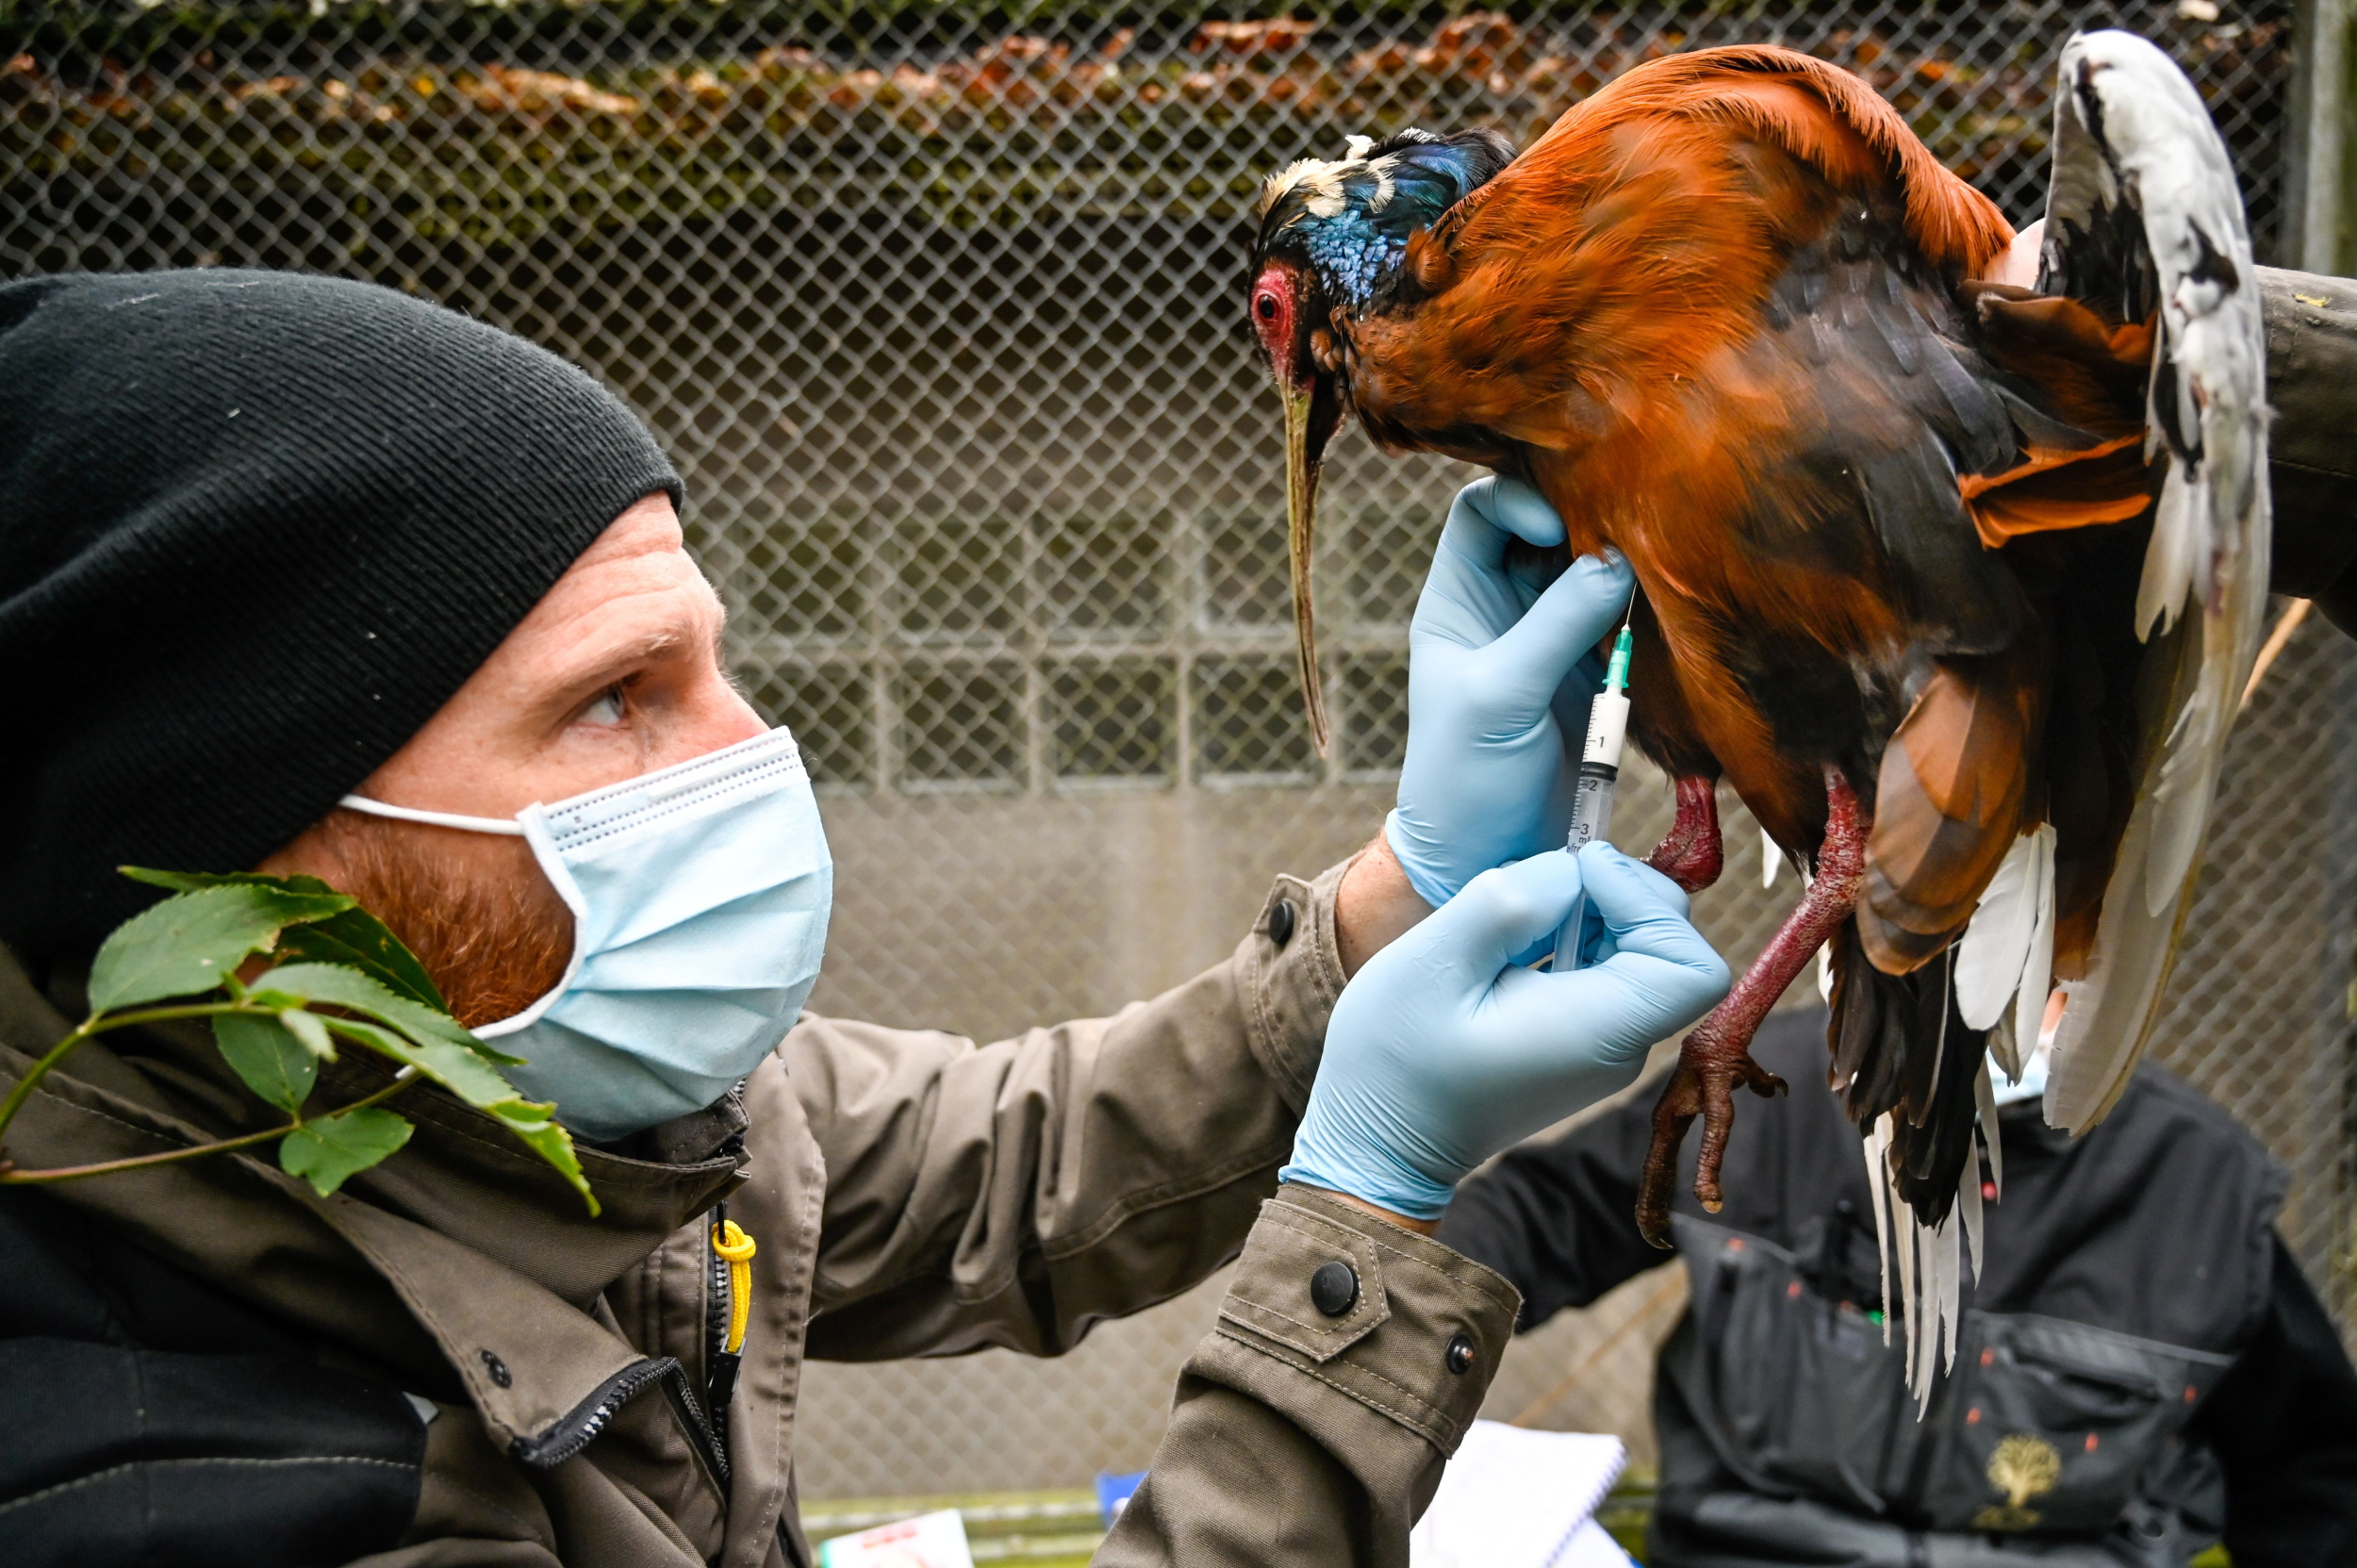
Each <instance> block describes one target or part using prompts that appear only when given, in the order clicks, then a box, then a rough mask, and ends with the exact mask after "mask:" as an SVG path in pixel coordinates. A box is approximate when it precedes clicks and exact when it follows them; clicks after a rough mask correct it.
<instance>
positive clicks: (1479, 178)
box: [1252, 130, 1514, 310]
mask: <svg viewBox="0 0 2357 1568" xmlns="http://www.w3.org/2000/svg"><path fill="white" fill-rule="evenodd" d="M1513 157H1514V149H1513V145H1512V144H1511V143H1510V142H1508V140H1506V138H1505V137H1503V136H1501V135H1499V134H1498V133H1497V132H1495V131H1490V130H1473V131H1458V132H1455V133H1453V134H1451V135H1449V136H1444V137H1442V136H1434V135H1432V134H1431V133H1430V132H1428V131H1419V130H1405V131H1401V132H1399V133H1398V134H1397V135H1395V136H1393V137H1391V138H1389V139H1388V140H1384V141H1382V142H1379V143H1374V142H1370V141H1369V140H1367V139H1366V138H1364V137H1352V138H1351V139H1350V142H1349V149H1348V152H1347V153H1346V154H1345V156H1344V157H1342V158H1341V159H1339V160H1337V161H1334V162H1327V161H1325V160H1322V159H1318V158H1303V159H1301V160H1299V161H1298V162H1295V163H1294V164H1292V165H1291V166H1289V167H1288V168H1286V169H1285V171H1284V172H1283V173H1278V174H1276V175H1274V176H1272V177H1271V178H1270V180H1269V181H1268V184H1267V186H1266V187H1265V188H1264V189H1263V190H1262V193H1261V233H1260V238H1259V239H1258V241H1257V242H1256V243H1255V244H1254V246H1253V256H1252V259H1253V271H1254V272H1256V273H1257V272H1259V271H1260V270H1261V268H1262V267H1264V266H1266V265H1267V264H1268V262H1269V261H1270V260H1272V259H1284V260H1288V261H1292V262H1294V264H1295V265H1297V266H1300V267H1302V268H1304V269H1306V270H1307V271H1308V272H1310V274H1311V275H1312V276H1313V277H1314V278H1315V279H1316V281H1317V283H1318V285H1319V286H1320V287H1321V289H1323V291H1324V292H1325V294H1326V296H1327V304H1328V305H1343V306H1346V307H1347V308H1349V309H1352V310H1364V309H1365V308H1367V306H1368V305H1370V304H1372V303H1373V302H1374V301H1375V299H1376V295H1377V293H1378V291H1379V290H1380V289H1381V286H1382V285H1383V283H1384V281H1385V280H1386V279H1387V278H1389V277H1390V276H1392V275H1393V273H1394V272H1397V271H1398V268H1399V265H1400V262H1401V259H1402V257H1403V256H1405V255H1406V254H1407V250H1408V239H1409V236H1410V235H1412V234H1414V233H1415V232H1416V231H1417V230H1418V229H1423V228H1429V227H1430V226H1431V225H1432V223H1434V222H1435V221H1436V220H1438V219H1439V217H1440V216H1441V214H1442V213H1443V212H1445V211H1447V210H1448V209H1449V208H1450V207H1452V206H1456V205H1457V203H1458V202H1459V201H1460V200H1462V199H1463V198H1464V197H1465V196H1466V195H1467V194H1469V193H1470V192H1472V191H1473V190H1475V188H1476V187H1478V186H1480V185H1481V184H1483V183H1484V182H1485V181H1487V180H1489V179H1490V178H1491V177H1492V175H1494V174H1496V173H1497V172H1498V171H1499V170H1501V169H1503V168H1505V167H1506V165H1507V164H1508V162H1510V161H1512V159H1513Z"/></svg>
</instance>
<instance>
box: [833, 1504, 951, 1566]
mask: <svg viewBox="0 0 2357 1568" xmlns="http://www.w3.org/2000/svg"><path fill="white" fill-rule="evenodd" d="M818 1564H819V1568H974V1554H973V1553H972V1552H970V1551H968V1550H967V1549H966V1544H965V1516H964V1514H962V1513H960V1512H959V1511H958V1510H956V1509H953V1508H952V1509H944V1510H941V1511H940V1512H939V1513H920V1514H918V1515H917V1516H916V1517H915V1518H914V1519H902V1520H900V1521H898V1523H896V1524H890V1525H878V1526H877V1527H875V1528H874V1529H869V1530H860V1531H858V1532H856V1533H855V1534H851V1535H838V1536H836V1537H834V1538H833V1539H832V1540H830V1541H822V1542H820V1543H818Z"/></svg>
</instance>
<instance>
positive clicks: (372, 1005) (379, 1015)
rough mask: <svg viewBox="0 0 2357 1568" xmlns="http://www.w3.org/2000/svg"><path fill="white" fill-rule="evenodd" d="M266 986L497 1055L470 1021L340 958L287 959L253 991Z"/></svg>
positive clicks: (259, 978)
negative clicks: (335, 960) (328, 960)
mask: <svg viewBox="0 0 2357 1568" xmlns="http://www.w3.org/2000/svg"><path fill="white" fill-rule="evenodd" d="M266 991H267V992H268V993H269V994H270V995H271V996H272V997H273V998H280V997H284V998H290V999H294V1000H296V1001H304V1002H315V1003H316V1002H324V1003H325V1004H326V1005H328V1006H330V1007H343V1008H349V1009H350V1010H351V1011H353V1012H354V1013H358V1014H362V1015H366V1016H368V1017H371V1018H374V1019H376V1020H377V1021H378V1022H380V1023H387V1024H390V1025H392V1026H393V1027H394V1028H395V1029H398V1030H400V1031H401V1032H403V1033H404V1034H407V1035H411V1036H413V1037H415V1038H419V1039H428V1040H447V1041H449V1042H450V1043H451V1044H452V1045H454V1046H461V1047H464V1048H467V1049H468V1050H474V1051H482V1052H483V1053H484V1054H485V1055H486V1056H487V1057H492V1058H497V1057H498V1053H497V1052H496V1051H492V1050H490V1049H489V1048H487V1047H486V1046H485V1045H484V1044H483V1042H482V1041H480V1040H478V1039H476V1038H475V1037H474V1034H473V1033H472V1032H471V1031H470V1030H469V1029H468V1028H467V1026H466V1025H464V1024H462V1023H460V1022H459V1021H458V1020H457V1019H455V1018H453V1017H452V1016H451V1015H449V1014H447V1013H445V1012H443V1011H442V1010H441V1009H440V1008H438V1007H428V1006H426V1005H425V1003H423V1002H421V1001H416V1000H413V999H410V998H408V997H404V996H402V995H401V994H400V993H398V992H396V991H394V990H393V989H392V988H391V987H390V986H388V985H387V984H386V983H385V982H383V981H380V980H377V979H375V978H373V977H372V976H370V975H366V974H363V973H361V972H360V971H359V970H357V969H354V968H349V967H347V966H344V965H341V964H282V965H280V966H278V967H277V968H275V969H272V970H270V971H269V972H268V973H266V974H262V975H259V976H256V977H255V981H254V983H253V985H252V986H251V987H250V988H249V992H248V994H249V995H253V996H259V995H261V994H262V993H264V992H266ZM507 1060H513V1058H508V1059H507Z"/></svg>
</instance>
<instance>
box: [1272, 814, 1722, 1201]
mask: <svg viewBox="0 0 2357 1568" xmlns="http://www.w3.org/2000/svg"><path fill="white" fill-rule="evenodd" d="M1583 879H1584V880H1585V882H1586V883H1587V887H1588V900H1589V905H1590V907H1591V908H1592V909H1594V910H1596V911H1597V912H1598V913H1599V914H1600V915H1602V916H1603V917H1604V919H1603V924H1604V935H1603V938H1602V939H1601V941H1599V942H1598V944H1597V945H1596V947H1595V948H1594V949H1591V950H1592V951H1594V952H1596V953H1597V954H1598V955H1599V957H1600V961H1599V962H1598V963H1596V964H1595V965H1594V966H1591V967H1587V968H1581V969H1575V970H1573V971H1572V972H1570V973H1568V974H1560V975H1558V974H1553V973H1549V972H1546V971H1542V970H1539V969H1525V968H1520V967H1517V966H1514V965H1512V964H1511V963H1510V960H1511V959H1512V958H1513V956H1514V955H1515V954H1516V953H1517V952H1519V951H1521V950H1522V949H1525V948H1526V947H1528V946H1529V945H1530V944H1531V942H1532V941H1533V940H1534V939H1535V938H1537V937H1539V936H1541V935H1542V934H1544V933H1549V932H1552V931H1554V930H1555V929H1556V927H1558V925H1560V924H1562V922H1563V916H1565V915H1567V914H1569V913H1570V912H1571V907H1572V900H1573V899H1574V898H1575V897H1576V896H1577V895H1578V893H1579V889H1580V884H1581V882H1582V881H1583ZM1726 990H1727V966H1726V965H1725V963H1723V962H1722V960H1721V959H1720V957H1719V955H1718V954H1717V953H1715V952H1713V951H1711V950H1710V945H1709V944H1708V943H1707V942H1705V941H1704V940H1703V939H1702V935H1701V933H1698V932H1696V931H1695V930H1694V928H1693V926H1692V925H1690V924H1689V923H1688V921H1687V918H1686V895H1685V894H1684V893H1681V892H1679V891H1678V888H1677V884H1676V883H1673V882H1672V881H1671V880H1670V879H1669V878H1667V877H1665V876H1663V875H1662V874H1661V873H1660V872H1658V871H1656V870H1654V869H1653V868H1652V867H1647V866H1643V865H1640V864H1639V863H1638V862H1636V861H1633V860H1631V859H1629V858H1628V857H1627V856H1626V855H1624V854H1623V853H1621V852H1620V850H1615V849H1614V848H1612V846H1611V845H1609V844H1603V843H1597V844H1591V845H1589V846H1588V847H1587V848H1586V849H1584V850H1581V851H1580V852H1579V854H1578V856H1577V858H1574V857H1573V856H1572V855H1571V854H1569V853H1567V852H1566V851H1564V850H1548V851H1547V852H1546V853H1545V854H1541V855H1534V856H1532V857H1531V858H1530V859H1528V860H1525V861H1520V862H1517V863H1516V864H1514V865H1512V866H1508V867H1502V868H1500V869H1498V870H1494V871H1485V872H1483V873H1482V874H1481V875H1480V876H1477V877H1475V879H1474V880H1473V881H1472V882H1470V883H1467V884H1466V886H1465V890H1464V891H1463V892H1461V893H1459V895H1458V896H1457V897H1456V898H1454V899H1452V900H1449V901H1448V902H1447V903H1446V904H1444V905H1442V907H1441V908H1440V909H1439V910H1438V911H1436V912H1435V913H1434V914H1433V915H1432V916H1431V917H1430V918H1428V919H1426V920H1425V921H1424V922H1423V923H1422V924H1420V925H1418V926H1416V927H1414V928H1413V929H1412V930H1410V931H1409V933H1407V934H1406V935H1404V936H1402V937H1400V938H1399V939H1398V940H1397V941H1395V942H1393V944H1392V945H1391V946H1389V947H1387V948H1385V949H1383V950H1382V951H1381V952H1379V953H1376V955H1375V956H1374V957H1373V958H1370V959H1368V960H1367V963H1366V966H1365V967H1364V968H1362V969H1360V971H1359V972H1358V973H1357V974H1356V975H1354V976H1352V977H1351V981H1350V983H1349V984H1348V985H1346V986H1344V987H1343V994H1342V999H1340V1000H1339V1001H1337V1002H1336V1003H1335V1004H1334V1017H1333V1021H1332V1022H1331V1023H1329V1024H1327V1029H1326V1056H1325V1059H1324V1060H1323V1061H1322V1062H1321V1063H1320V1064H1319V1065H1318V1076H1317V1081H1316V1082H1315V1083H1314V1084H1312V1085H1311V1086H1310V1106H1309V1109H1308V1111H1307V1112H1305V1113H1304V1114H1303V1115H1302V1118H1301V1130H1300V1131H1299V1132H1297V1133H1296V1134H1295V1135H1294V1157H1293V1161H1292V1163H1291V1164H1288V1165H1286V1167H1285V1168H1284V1170H1283V1171H1282V1172H1281V1173H1280V1176H1281V1179H1282V1180H1287V1181H1303V1182H1307V1183H1309V1184H1310V1185H1311V1186H1317V1187H1325V1188H1327V1189H1330V1190H1331V1191H1334V1192H1338V1193H1347V1194H1349V1195H1350V1196H1351V1197H1358V1198H1363V1199H1365V1200H1366V1201H1367V1202H1369V1203H1373V1204H1376V1206H1378V1207H1380V1208H1384V1209H1389V1210H1391V1211H1392V1212H1393V1213H1401V1214H1407V1215H1409V1216H1410V1217H1412V1218H1416V1219H1430V1218H1431V1217H1433V1216H1434V1215H1436V1214H1438V1213H1440V1212H1441V1211H1442V1209H1443V1208H1445V1207H1446V1206H1447V1204H1448V1200H1449V1194H1450V1193H1451V1192H1452V1191H1454V1190H1455V1188H1456V1186H1457V1183H1458V1182H1459V1181H1460V1180H1463V1179H1464V1178H1465V1176H1466V1174H1467V1173H1468V1172H1470V1171H1471V1170H1472V1169H1473V1168H1474V1167H1475V1165H1478V1164H1481V1162H1482V1161H1484V1160H1487V1159H1488V1158H1489V1157H1490V1156H1491V1155H1492V1154H1495V1153H1497V1152H1498V1151H1499V1150H1501V1149H1504V1148H1507V1147H1510V1146H1512V1145H1513V1144H1516V1143H1518V1142H1520V1141H1521V1140H1523V1139H1524V1138H1526V1137H1528V1136H1530V1134H1532V1133H1533V1132H1536V1131H1539V1130H1540V1129H1541V1128H1544V1127H1549V1126H1552V1125H1553V1124H1555V1123H1556V1122H1558V1121H1561V1120H1562V1119H1563V1118H1564V1117H1565V1116H1568V1115H1571V1114H1574V1112H1577V1111H1579V1110H1582V1109H1584V1108H1585V1107H1587V1106H1590V1105H1592V1104H1594V1103H1595V1102H1596V1101H1597V1100H1600V1099H1602V1098H1605V1097H1606V1096H1607V1095H1609V1094H1614V1093H1616V1092H1618V1091H1619V1090H1622V1089H1624V1088H1626V1087H1628V1085H1629V1084H1630V1083H1631V1082H1632V1081H1635V1079H1636V1077H1637V1074H1638V1071H1639V1069H1640V1068H1641V1067H1642V1066H1643V1065H1644V1061H1645V1051H1646V1048H1648V1047H1650V1046H1651V1045H1652V1044H1653V1043H1654V1042H1655V1041H1656V1040H1661V1039H1666V1038H1667V1037H1669V1036H1670V1035H1672V1034H1673V1033H1675V1032H1677V1031H1678V1030H1680V1029H1683V1028H1685V1027H1686V1026H1687V1025H1688V1024H1689V1023H1691V1022H1693V1021H1694V1020H1695V1019H1696V1018H1699V1017H1701V1016H1702V1015H1703V1014H1704V1013H1705V1012H1706V1011H1707V1010H1708V1009H1709V1008H1710V1007H1711V1006H1712V1005H1713V1004H1714V1003H1716V1002H1717V1001H1718V999H1720V998H1721V997H1722V996H1724V995H1726Z"/></svg>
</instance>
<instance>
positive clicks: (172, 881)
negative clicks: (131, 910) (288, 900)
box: [115, 866, 336, 893]
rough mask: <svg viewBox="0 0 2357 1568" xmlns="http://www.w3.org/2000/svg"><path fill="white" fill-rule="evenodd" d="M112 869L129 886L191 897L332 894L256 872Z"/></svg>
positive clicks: (316, 884) (311, 882) (306, 881)
mask: <svg viewBox="0 0 2357 1568" xmlns="http://www.w3.org/2000/svg"><path fill="white" fill-rule="evenodd" d="M115 869H116V870H118V871H120V872H122V873H123V874H124V876H126V877H128V878H130V879H131V880H132V881H133V882H143V883H147V884H148V885H149V886H151V887H169V888H171V889H172V890H173V892H175V893H193V892H195V891H196V890H197V889H198V888H200V887H281V888H285V889H286V890H287V891H288V892H289V893H333V892H335V891H336V890H335V889H334V888H332V887H330V886H328V885H327V883H323V882H321V881H320V879H319V878H317V877H302V876H296V877H272V876H266V875H264V874H263V873H262V872H260V871H158V870H157V869H156V868H155V867H152V866H118V867H115Z"/></svg>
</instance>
